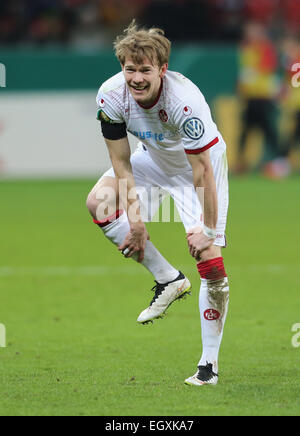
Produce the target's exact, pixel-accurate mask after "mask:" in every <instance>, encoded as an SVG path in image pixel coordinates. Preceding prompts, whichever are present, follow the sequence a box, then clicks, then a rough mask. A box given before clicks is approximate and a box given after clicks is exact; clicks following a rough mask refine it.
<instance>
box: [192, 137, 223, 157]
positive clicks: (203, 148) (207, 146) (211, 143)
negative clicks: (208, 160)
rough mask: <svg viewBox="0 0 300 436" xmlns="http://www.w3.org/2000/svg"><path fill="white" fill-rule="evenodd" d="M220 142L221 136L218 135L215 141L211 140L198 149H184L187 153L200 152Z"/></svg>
mask: <svg viewBox="0 0 300 436" xmlns="http://www.w3.org/2000/svg"><path fill="white" fill-rule="evenodd" d="M218 142H219V138H218V137H217V138H215V139H214V140H213V141H211V142H210V143H209V144H207V145H206V146H205V147H202V148H197V149H196V150H187V149H185V150H184V151H185V152H186V154H200V153H203V152H204V151H205V150H208V149H209V148H211V147H213V146H214V145H216V144H217V143H218Z"/></svg>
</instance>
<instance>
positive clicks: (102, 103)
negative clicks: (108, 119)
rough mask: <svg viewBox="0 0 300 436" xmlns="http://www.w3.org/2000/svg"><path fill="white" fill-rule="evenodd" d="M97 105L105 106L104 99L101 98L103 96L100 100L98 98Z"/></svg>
mask: <svg viewBox="0 0 300 436" xmlns="http://www.w3.org/2000/svg"><path fill="white" fill-rule="evenodd" d="M99 106H100V107H102V108H103V107H105V101H104V100H103V98H101V100H99Z"/></svg>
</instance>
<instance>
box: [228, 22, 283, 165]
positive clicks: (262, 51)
mask: <svg viewBox="0 0 300 436" xmlns="http://www.w3.org/2000/svg"><path fill="white" fill-rule="evenodd" d="M239 58H240V72H239V79H238V93H239V96H240V98H241V102H242V104H243V105H244V107H245V109H244V114H243V120H242V124H243V125H242V133H241V138H240V144H239V151H238V157H237V165H236V169H235V171H236V172H237V173H240V172H244V171H246V170H247V169H248V164H247V162H246V160H245V146H246V142H247V139H248V136H249V134H250V133H251V132H252V131H253V129H257V128H258V129H260V131H261V132H262V133H263V135H264V140H265V154H264V157H263V159H262V162H264V161H265V160H266V158H267V154H268V155H269V156H268V158H269V159H270V160H271V159H273V158H275V157H276V156H278V133H277V128H276V126H275V113H276V111H275V99H276V96H277V95H278V91H279V89H278V79H277V74H276V73H277V54H276V48H275V47H274V45H273V43H272V42H271V41H270V40H269V38H268V36H267V34H266V32H265V30H264V27H263V25H261V24H259V23H254V22H251V23H249V24H247V26H246V27H245V34H244V38H243V41H242V43H241V46H240V54H239Z"/></svg>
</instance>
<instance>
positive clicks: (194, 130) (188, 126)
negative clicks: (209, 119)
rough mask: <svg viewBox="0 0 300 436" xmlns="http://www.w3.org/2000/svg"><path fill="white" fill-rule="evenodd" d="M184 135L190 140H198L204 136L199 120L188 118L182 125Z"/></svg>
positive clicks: (202, 126) (202, 125)
mask: <svg viewBox="0 0 300 436" xmlns="http://www.w3.org/2000/svg"><path fill="white" fill-rule="evenodd" d="M183 130H184V132H185V134H186V135H187V136H188V137H189V138H191V139H200V138H202V136H203V135H204V124H203V122H202V121H201V120H200V119H199V118H190V119H189V120H187V121H186V122H185V123H184V125H183Z"/></svg>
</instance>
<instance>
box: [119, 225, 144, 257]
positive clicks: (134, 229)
mask: <svg viewBox="0 0 300 436" xmlns="http://www.w3.org/2000/svg"><path fill="white" fill-rule="evenodd" d="M149 239H150V237H149V234H148V232H147V229H146V226H145V224H144V223H141V222H139V223H135V224H132V225H131V228H130V231H129V233H128V234H127V235H126V238H125V240H124V242H123V244H121V245H120V246H119V251H121V252H122V253H123V254H124V256H125V257H133V256H134V255H135V254H136V253H137V254H138V258H137V261H138V262H142V261H143V260H144V257H145V248H146V242H147V240H149Z"/></svg>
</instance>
